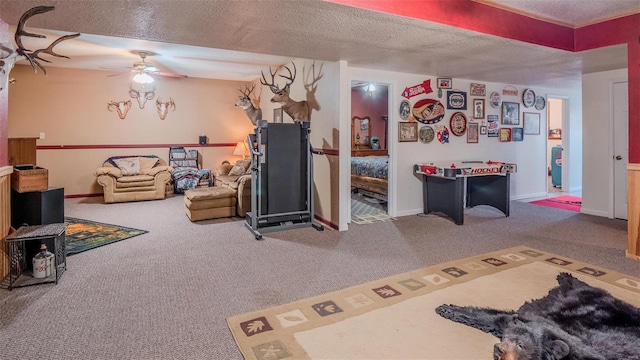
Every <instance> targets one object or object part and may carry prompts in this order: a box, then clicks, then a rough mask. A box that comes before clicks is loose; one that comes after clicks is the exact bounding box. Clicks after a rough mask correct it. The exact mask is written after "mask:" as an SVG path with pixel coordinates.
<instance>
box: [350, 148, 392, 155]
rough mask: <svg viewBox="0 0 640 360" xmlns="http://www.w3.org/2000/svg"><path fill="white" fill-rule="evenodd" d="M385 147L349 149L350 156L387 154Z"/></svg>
mask: <svg viewBox="0 0 640 360" xmlns="http://www.w3.org/2000/svg"><path fill="white" fill-rule="evenodd" d="M388 155H389V152H388V151H387V149H377V150H373V149H359V150H356V149H351V156H388Z"/></svg>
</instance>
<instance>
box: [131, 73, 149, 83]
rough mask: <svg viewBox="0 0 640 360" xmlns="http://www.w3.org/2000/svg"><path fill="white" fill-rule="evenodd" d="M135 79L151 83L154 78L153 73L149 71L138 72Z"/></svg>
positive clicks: (138, 81)
mask: <svg viewBox="0 0 640 360" xmlns="http://www.w3.org/2000/svg"><path fill="white" fill-rule="evenodd" d="M133 81H135V82H137V83H139V84H151V83H152V82H153V81H154V80H153V78H152V77H151V75H149V74H147V73H138V74H136V76H134V77H133Z"/></svg>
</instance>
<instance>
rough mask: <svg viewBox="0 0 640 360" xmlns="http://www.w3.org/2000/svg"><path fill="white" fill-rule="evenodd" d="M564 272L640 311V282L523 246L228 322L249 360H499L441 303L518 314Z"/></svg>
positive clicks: (488, 341) (482, 336) (487, 340)
mask: <svg viewBox="0 0 640 360" xmlns="http://www.w3.org/2000/svg"><path fill="white" fill-rule="evenodd" d="M561 272H566V273H569V274H571V275H573V276H575V277H576V278H578V279H580V280H582V281H584V282H586V283H587V284H589V285H591V286H594V287H598V288H602V289H605V290H606V291H608V292H609V293H611V294H612V295H613V296H615V297H616V298H618V299H621V300H623V301H626V302H628V303H630V304H632V305H634V306H640V279H639V278H634V277H631V276H628V275H624V274H621V273H618V272H615V271H611V270H608V269H605V268H602V267H598V266H594V265H590V264H587V263H584V262H580V261H576V260H573V259H570V258H568V257H565V256H559V255H555V254H552V253H548V252H545V251H540V250H537V249H533V248H529V247H525V246H519V247H514V248H509V249H505V250H501V251H496V252H492V253H487V254H482V255H477V256H473V257H469V258H465V259H460V260H456V261H451V262H448V263H443V264H439V265H433V266H429V267H425V268H422V269H418V270H415V271H411V272H407V273H404V274H399V275H395V276H391V277H388V278H384V279H380V280H376V281H372V282H369V283H365V284H362V285H357V286H353V287H350V288H347V289H343V290H339V291H335V292H332V293H328V294H323V295H320V296H316V297H313V298H309V299H304V300H300V301H296V302H292V303H288V304H283V305H280V306H275V307H272V308H268V309H264V310H260V311H256V312H252V313H247V314H241V315H237V316H232V317H229V318H228V319H227V323H228V325H229V328H230V330H231V332H232V334H233V337H234V339H235V341H236V343H237V345H238V347H239V349H240V351H241V352H242V354H243V356H244V357H245V359H256V360H267V359H276V360H277V359H434V360H435V359H439V360H454V359H455V360H459V359H480V358H482V359H491V358H493V345H494V344H495V343H496V342H497V339H496V338H495V337H493V336H492V335H491V334H488V333H484V332H482V331H479V330H477V329H473V328H471V327H468V326H464V325H461V324H458V323H455V322H452V321H450V320H447V319H445V318H443V317H441V316H439V315H438V314H437V313H436V312H435V309H436V308H437V307H438V306H439V305H442V304H452V303H453V304H457V305H461V306H478V307H487V308H496V309H504V310H516V309H518V308H519V307H520V306H521V305H522V304H523V303H524V302H526V301H530V300H532V299H538V298H541V297H543V296H545V295H546V294H547V293H548V292H549V290H550V289H552V288H554V287H555V286H557V281H556V277H557V275H558V274H559V273H561Z"/></svg>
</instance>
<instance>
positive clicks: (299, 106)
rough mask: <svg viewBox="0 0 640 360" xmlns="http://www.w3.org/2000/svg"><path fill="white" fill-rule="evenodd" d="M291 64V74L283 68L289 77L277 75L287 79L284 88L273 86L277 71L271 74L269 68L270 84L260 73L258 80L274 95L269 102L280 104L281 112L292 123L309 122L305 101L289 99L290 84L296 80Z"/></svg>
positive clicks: (294, 67) (289, 70) (294, 65)
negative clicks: (288, 117) (291, 120)
mask: <svg viewBox="0 0 640 360" xmlns="http://www.w3.org/2000/svg"><path fill="white" fill-rule="evenodd" d="M292 64H293V73H291V69H289V68H288V67H286V66H284V68H285V69H286V70H287V72H289V76H285V75H278V76H280V77H282V78H285V79H287V80H288V81H287V84H286V85H285V86H284V88H282V89H280V87H279V86H278V85H276V84H275V81H274V78H275V76H276V73H277V72H278V70H277V69H276V71H275V72H271V67H269V74H271V82H270V83H269V82H267V79H266V78H265V77H264V73H263V72H262V71H261V72H260V73H261V74H262V79H260V83H261V84H262V85H267V86H269V89H271V92H273V93H274V94H275V96H274V97H273V98H271V102H277V103H281V104H282V110H284V112H285V113H287V115H289V116H291V118H292V119H293V121H294V122H299V121H309V104H308V103H307V102H306V101H304V100H303V101H295V100H292V99H291V98H290V97H289V91H290V87H291V84H293V81H294V80H295V79H296V64H295V63H294V62H292Z"/></svg>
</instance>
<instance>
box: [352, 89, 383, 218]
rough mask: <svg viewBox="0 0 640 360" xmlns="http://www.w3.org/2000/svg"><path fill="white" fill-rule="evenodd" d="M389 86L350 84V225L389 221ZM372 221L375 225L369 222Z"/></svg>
mask: <svg viewBox="0 0 640 360" xmlns="http://www.w3.org/2000/svg"><path fill="white" fill-rule="evenodd" d="M388 134H389V85H388V84H381V83H376V82H371V81H359V80H354V81H352V82H351V154H350V167H351V221H353V222H356V223H368V222H375V219H378V218H379V219H380V220H383V219H386V218H388V211H389V209H388V202H389V198H388V193H389V186H388V173H389V171H388V170H389V159H390V158H389V136H388ZM369 220H372V221H369Z"/></svg>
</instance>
